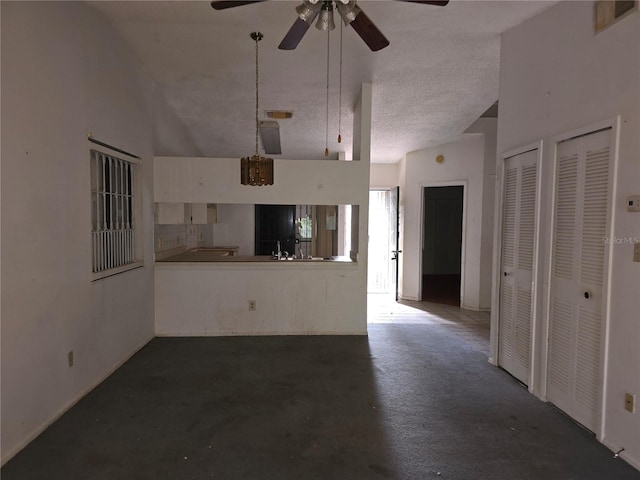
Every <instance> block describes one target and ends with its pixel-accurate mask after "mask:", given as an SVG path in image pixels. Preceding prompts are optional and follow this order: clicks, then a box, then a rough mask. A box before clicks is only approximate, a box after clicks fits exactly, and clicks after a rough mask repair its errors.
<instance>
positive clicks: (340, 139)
mask: <svg viewBox="0 0 640 480" xmlns="http://www.w3.org/2000/svg"><path fill="white" fill-rule="evenodd" d="M341 132H342V22H340V93H339V94H338V143H342V135H341V134H340V133H341Z"/></svg>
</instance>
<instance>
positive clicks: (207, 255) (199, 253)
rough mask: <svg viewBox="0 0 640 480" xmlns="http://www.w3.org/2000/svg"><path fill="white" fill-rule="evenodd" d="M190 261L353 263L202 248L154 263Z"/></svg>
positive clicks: (349, 259) (349, 261)
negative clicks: (226, 252)
mask: <svg viewBox="0 0 640 480" xmlns="http://www.w3.org/2000/svg"><path fill="white" fill-rule="evenodd" d="M165 262H166V263H175V262H182V263H192V262H212V263H234V262H235V263H252V262H253V263H256V262H266V263H273V264H275V263H335V262H338V263H355V262H354V261H353V260H351V258H349V257H324V258H322V259H320V258H319V257H314V259H307V258H305V259H300V258H296V259H288V260H273V259H272V258H271V256H270V255H233V256H223V255H220V254H219V253H217V252H212V251H206V250H203V249H194V250H190V251H188V252H183V253H179V254H177V255H173V256H171V257H168V258H164V259H162V260H156V263H165Z"/></svg>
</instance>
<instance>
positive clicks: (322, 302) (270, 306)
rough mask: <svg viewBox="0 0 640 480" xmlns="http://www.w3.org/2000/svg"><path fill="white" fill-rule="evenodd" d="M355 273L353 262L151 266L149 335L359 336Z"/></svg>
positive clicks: (360, 285) (359, 283)
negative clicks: (153, 330)
mask: <svg viewBox="0 0 640 480" xmlns="http://www.w3.org/2000/svg"><path fill="white" fill-rule="evenodd" d="M361 271H362V267H361V266H360V264H355V263H325V262H322V263H311V264H309V263H295V262H273V263H243V262H238V263H217V264H216V263H213V264H206V263H203V264H199V265H193V264H192V265H188V266H183V265H176V264H172V263H166V264H157V265H156V272H155V276H156V333H157V334H158V335H168V336H203V335H205V336H206V335H214V336H218V335H314V334H322V335H328V334H329V335H331V334H340V335H354V334H357V335H364V334H366V332H367V323H366V284H365V283H366V282H365V280H364V278H363V275H362V272H361ZM249 300H254V301H255V302H256V311H251V312H250V311H249V307H248V302H249ZM363 300H365V302H363Z"/></svg>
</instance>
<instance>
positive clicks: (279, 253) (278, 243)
mask: <svg viewBox="0 0 640 480" xmlns="http://www.w3.org/2000/svg"><path fill="white" fill-rule="evenodd" d="M277 248H278V251H277V252H276V258H277V259H278V260H280V258H281V257H282V252H281V251H280V240H278V242H277Z"/></svg>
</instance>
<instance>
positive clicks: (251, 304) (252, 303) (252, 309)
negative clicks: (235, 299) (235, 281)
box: [249, 300, 256, 312]
mask: <svg viewBox="0 0 640 480" xmlns="http://www.w3.org/2000/svg"><path fill="white" fill-rule="evenodd" d="M249 311H250V312H255V311H256V301H255V300H249Z"/></svg>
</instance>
